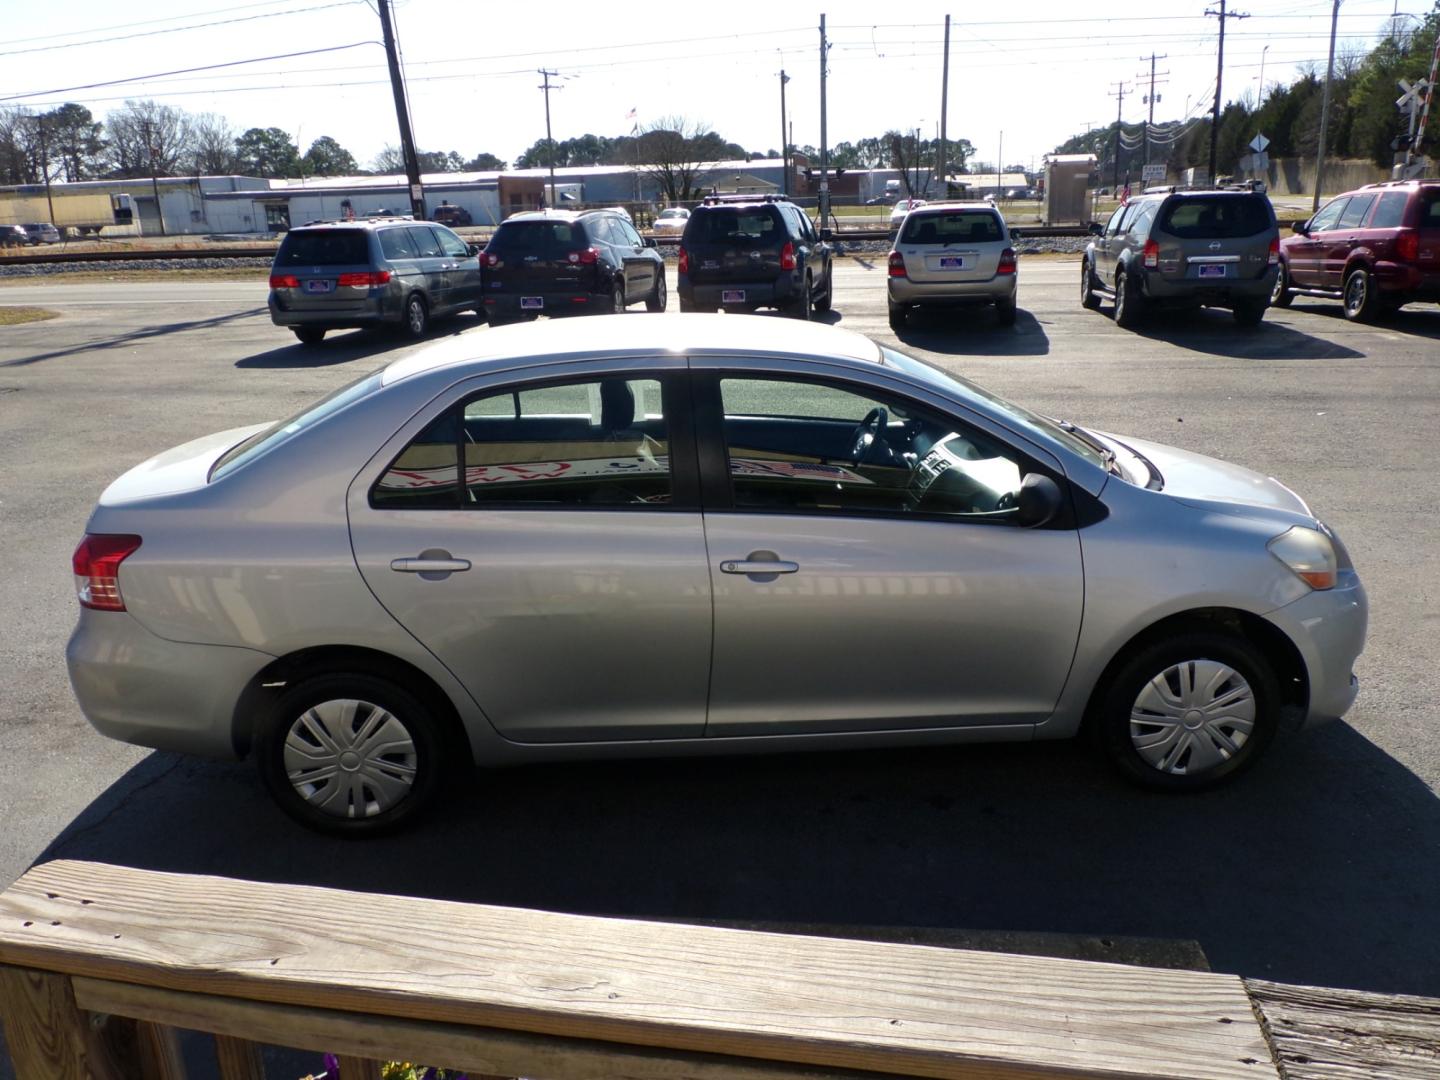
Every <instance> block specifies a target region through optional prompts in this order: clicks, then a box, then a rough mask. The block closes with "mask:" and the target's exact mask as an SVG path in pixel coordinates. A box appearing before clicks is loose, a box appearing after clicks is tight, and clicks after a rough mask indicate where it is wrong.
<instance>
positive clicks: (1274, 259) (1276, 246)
mask: <svg viewBox="0 0 1440 1080" xmlns="http://www.w3.org/2000/svg"><path fill="white" fill-rule="evenodd" d="M1265 261H1266V263H1267V264H1268V265H1270V266H1276V265H1278V264H1279V262H1280V238H1279V237H1278V236H1277V237H1276V238H1275V239H1274V240H1271V241H1270V254H1269V255H1268V256H1267V257H1266V259H1265Z"/></svg>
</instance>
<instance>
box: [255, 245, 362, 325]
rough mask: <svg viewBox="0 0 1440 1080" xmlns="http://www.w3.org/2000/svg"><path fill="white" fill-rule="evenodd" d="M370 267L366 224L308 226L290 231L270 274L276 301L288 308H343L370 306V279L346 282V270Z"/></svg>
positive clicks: (340, 310)
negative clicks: (357, 226) (358, 226)
mask: <svg viewBox="0 0 1440 1080" xmlns="http://www.w3.org/2000/svg"><path fill="white" fill-rule="evenodd" d="M370 270H371V264H370V242H369V237H368V236H367V235H366V233H365V232H364V230H361V229H307V230H306V231H304V232H292V233H290V234H289V235H287V236H286V237H285V240H284V242H283V243H282V244H281V245H280V251H279V252H278V253H277V254H276V256H275V265H274V267H273V268H272V270H271V280H272V283H274V281H275V279H276V278H279V279H281V280H285V281H293V282H294V284H285V285H279V284H274V285H273V287H274V290H275V294H276V298H277V302H278V303H279V305H280V307H281V308H283V309H285V310H286V311H324V312H326V313H327V314H331V313H333V314H337V315H339V314H344V313H345V312H347V311H350V310H352V309H353V310H355V311H359V310H361V309H362V308H363V307H364V306H365V300H366V297H367V296H368V294H369V285H368V284H367V285H360V286H354V285H341V284H340V278H341V276H342V275H344V274H366V273H369V272H370Z"/></svg>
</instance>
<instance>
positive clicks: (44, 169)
mask: <svg viewBox="0 0 1440 1080" xmlns="http://www.w3.org/2000/svg"><path fill="white" fill-rule="evenodd" d="M1412 115H1413V114H1412ZM35 127H36V130H37V131H38V133H39V135H40V173H41V175H42V176H44V177H45V205H47V206H48V207H50V224H52V225H53V224H55V199H54V197H53V196H52V195H51V194H50V147H49V145H48V144H47V143H46V140H45V117H44V116H43V115H41V116H37V117H36V118H35ZM1411 127H1412V128H1413V127H1414V125H1413V124H1412V125H1411ZM1406 160H1409V159H1408V158H1407V159H1406Z"/></svg>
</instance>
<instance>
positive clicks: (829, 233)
mask: <svg viewBox="0 0 1440 1080" xmlns="http://www.w3.org/2000/svg"><path fill="white" fill-rule="evenodd" d="M834 239H835V232H834V230H832V229H821V230H820V240H821V242H822V243H827V244H828V243H829V242H830V241H831V240H834Z"/></svg>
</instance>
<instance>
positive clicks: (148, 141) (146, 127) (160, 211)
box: [140, 120, 165, 236]
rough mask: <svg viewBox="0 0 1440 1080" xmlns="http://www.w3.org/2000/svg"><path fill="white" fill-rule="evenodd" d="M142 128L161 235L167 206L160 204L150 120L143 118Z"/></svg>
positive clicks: (163, 233)
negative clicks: (148, 155)
mask: <svg viewBox="0 0 1440 1080" xmlns="http://www.w3.org/2000/svg"><path fill="white" fill-rule="evenodd" d="M140 130H141V131H142V132H143V133H144V135H145V149H146V150H147V151H148V152H149V154H150V190H151V191H152V192H154V193H155V217H156V218H157V219H158V220H159V222H160V235H161V236H164V235H165V208H164V207H163V206H161V205H160V181H159V179H158V178H157V173H158V171H159V170H158V169H157V168H156V165H155V158H156V150H157V148H156V146H155V140H154V139H152V138H151V137H150V121H149V120H143V121H141V123H140Z"/></svg>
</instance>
